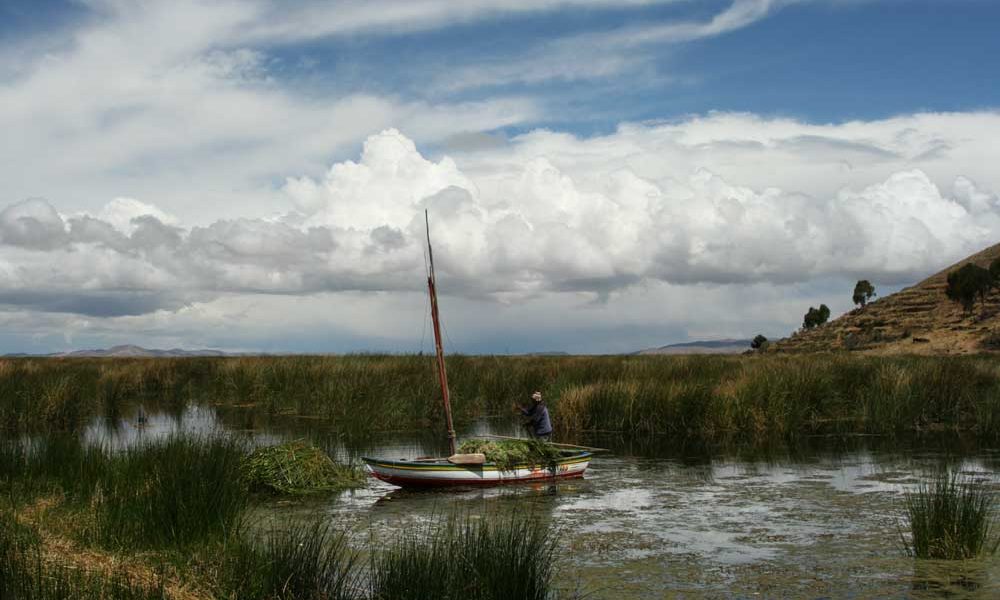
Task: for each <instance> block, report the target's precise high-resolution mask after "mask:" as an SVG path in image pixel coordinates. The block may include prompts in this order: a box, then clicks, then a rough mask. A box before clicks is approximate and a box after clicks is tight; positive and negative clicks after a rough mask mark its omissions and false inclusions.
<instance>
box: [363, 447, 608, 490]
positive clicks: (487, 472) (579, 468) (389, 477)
mask: <svg viewBox="0 0 1000 600" xmlns="http://www.w3.org/2000/svg"><path fill="white" fill-rule="evenodd" d="M590 457H591V454H590V453H589V452H581V453H577V454H573V455H571V456H566V457H564V458H561V459H559V460H558V461H556V462H555V463H554V464H553V465H552V466H547V465H545V466H542V465H518V466H516V467H514V468H513V469H509V470H503V469H500V468H498V467H497V466H496V465H494V464H492V463H486V464H483V465H454V464H451V463H449V462H447V461H406V460H384V459H380V458H362V460H363V461H364V462H365V464H366V465H367V467H368V471H369V473H371V475H372V476H373V477H375V478H377V479H381V480H382V481H385V482H386V483H391V484H393V485H398V486H400V487H443V486H481V485H504V484H510V483H522V482H532V481H545V480H557V479H573V478H576V477H583V473H584V471H586V470H587V467H588V466H589V465H590Z"/></svg>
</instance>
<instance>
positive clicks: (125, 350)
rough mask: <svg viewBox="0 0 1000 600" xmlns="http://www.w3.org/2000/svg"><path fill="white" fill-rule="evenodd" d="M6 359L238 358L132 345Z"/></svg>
mask: <svg viewBox="0 0 1000 600" xmlns="http://www.w3.org/2000/svg"><path fill="white" fill-rule="evenodd" d="M4 356H5V357H10V358H14V357H18V356H50V357H56V358H58V357H99V356H104V357H113V358H167V357H181V356H236V354H231V353H229V352H223V351H222V350H182V349H181V348H171V349H170V350H158V349H148V348H143V347H141V346H134V345H132V344H125V345H122V346H112V347H111V348H99V349H93V350H74V351H72V352H52V353H49V354H26V353H16V354H5V355H4Z"/></svg>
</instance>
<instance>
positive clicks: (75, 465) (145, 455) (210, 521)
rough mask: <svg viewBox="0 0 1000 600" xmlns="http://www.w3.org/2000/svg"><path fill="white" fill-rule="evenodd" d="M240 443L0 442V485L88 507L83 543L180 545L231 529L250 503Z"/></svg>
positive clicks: (181, 440)
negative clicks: (48, 494) (117, 447)
mask: <svg viewBox="0 0 1000 600" xmlns="http://www.w3.org/2000/svg"><path fill="white" fill-rule="evenodd" d="M245 453H246V451H245V448H244V447H243V445H242V444H241V443H240V442H239V441H238V440H234V439H232V438H227V437H208V438H198V437H186V436H179V435H178V436H172V437H170V438H167V439H165V440H161V441H157V442H144V443H137V444H135V445H132V446H129V447H126V448H124V449H121V450H117V451H112V450H111V449H109V448H106V447H101V446H94V445H88V444H84V443H83V442H81V441H80V440H79V439H78V438H77V437H74V436H51V437H49V438H47V439H45V440H41V441H38V442H36V443H34V444H31V445H25V444H22V443H18V442H4V443H0V458H2V459H3V464H2V465H0V484H2V485H3V486H4V487H5V488H7V489H8V490H9V491H10V492H11V493H12V494H17V493H26V494H29V495H37V494H39V493H44V492H57V493H61V494H62V495H63V496H64V497H65V499H66V502H67V504H68V505H69V506H71V507H77V508H85V509H86V510H87V513H88V515H89V518H88V519H87V520H85V521H83V522H81V523H80V524H79V528H80V532H79V533H80V535H81V536H82V537H83V538H85V539H86V540H87V541H91V542H96V543H98V544H99V545H101V546H104V547H107V548H112V549H118V548H127V549H143V548H164V547H174V548H179V547H183V546H185V545H188V544H192V543H195V542H199V541H202V540H204V539H207V538H212V537H222V536H225V535H226V534H227V532H229V531H231V530H233V529H234V528H235V527H236V525H237V524H238V522H239V521H240V519H241V518H242V516H243V514H244V512H245V509H246V507H247V504H248V498H247V493H246V488H245V486H244V484H243V479H242V477H241V461H242V459H243V457H244V455H245Z"/></svg>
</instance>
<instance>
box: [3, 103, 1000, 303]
mask: <svg viewBox="0 0 1000 600" xmlns="http://www.w3.org/2000/svg"><path fill="white" fill-rule="evenodd" d="M972 121H975V123H976V127H974V128H973V126H972ZM914 124H920V125H921V126H920V128H919V130H920V131H922V134H921V135H914V134H913V133H912V132H911V129H912V126H913V125H914ZM723 125H726V126H727V127H726V128H725V129H722V126H723ZM972 129H976V130H977V133H976V138H974V139H968V138H965V137H964V136H966V135H969V134H970V132H971V130H972ZM949 130H953V131H954V133H953V134H952V135H948V131H949ZM998 130H1000V116H998V115H996V114H992V113H982V114H974V115H916V116H913V117H907V118H901V119H897V120H890V121H877V122H871V123H867V124H861V123H848V124H844V125H841V126H820V127H817V126H813V125H808V124H803V123H797V122H792V121H787V120H771V121H767V120H761V119H759V118H757V117H753V116H750V115H729V114H720V115H714V116H711V117H699V118H694V119H690V120H687V121H683V122H677V123H670V124H662V125H629V126H626V127H623V128H622V129H621V130H619V131H618V132H616V133H615V134H613V135H609V136H604V137H598V138H590V139H577V138H574V137H572V136H567V135H564V134H557V133H550V132H544V131H538V132H534V133H530V134H527V135H524V136H521V137H518V138H514V139H512V140H510V143H509V144H508V145H507V146H503V147H497V148H493V149H483V150H477V151H475V152H471V153H469V154H467V155H465V156H463V157H461V159H462V160H456V159H453V158H449V157H442V158H440V159H439V160H433V159H429V158H427V157H425V156H423V155H422V154H421V152H420V151H419V150H418V148H417V147H416V145H415V144H414V143H413V141H412V140H410V139H409V138H407V137H406V136H405V135H403V134H402V133H400V132H399V131H396V130H386V131H383V132H382V133H379V134H376V135H372V136H370V137H369V138H368V140H367V141H366V142H365V144H364V147H363V150H362V153H361V155H360V157H359V159H358V160H357V161H356V162H355V161H344V162H340V163H336V164H334V165H333V166H332V167H330V168H329V170H328V171H327V172H326V174H325V175H324V176H323V177H321V178H318V179H314V178H309V177H297V178H289V179H288V180H287V182H286V184H285V186H284V190H283V194H284V196H285V198H286V202H287V206H288V210H287V211H286V212H285V213H284V214H281V215H279V216H275V217H272V218H267V219H261V218H234V219H225V220H219V221H215V222H213V223H210V224H208V225H204V226H199V225H195V226H187V227H186V226H183V225H179V224H177V223H171V222H170V221H171V218H170V217H169V216H167V215H165V214H164V213H163V212H162V211H159V210H158V209H157V208H156V207H154V206H148V205H145V204H143V203H141V202H139V201H135V200H123V199H116V200H113V201H112V202H111V203H109V204H108V205H107V206H106V207H104V208H102V209H101V210H100V211H97V213H96V214H95V215H88V214H82V215H74V216H70V217H63V216H62V215H60V214H59V213H58V212H57V211H56V210H55V208H53V207H52V206H51V205H50V204H49V203H48V202H46V201H44V200H29V201H25V202H19V203H14V204H12V205H10V206H8V207H7V208H6V209H4V210H3V211H2V212H0V288H2V289H4V290H5V291H6V293H5V294H2V295H0V303H4V304H7V305H11V306H24V307H30V308H32V309H34V310H40V311H64V312H76V313H79V314H84V315H97V314H118V315H126V314H144V313H147V312H153V311H159V310H171V309H177V308H178V307H182V306H186V305H188V304H190V303H191V302H207V301H211V300H212V299H213V298H216V297H219V296H220V295H225V294H267V295H290V296H298V295H310V294H317V293H324V292H351V291H354V292H372V291H388V292H406V291H413V290H419V289H420V288H421V286H422V282H423V268H424V262H423V260H424V259H423V252H424V251H423V244H424V222H423V211H424V210H428V211H429V212H430V214H431V219H432V220H431V225H432V237H433V242H434V249H435V258H436V262H437V266H438V273H439V275H440V276H441V278H442V289H443V290H444V291H445V292H446V293H448V294H450V295H455V296H462V297H466V298H470V299H481V300H486V299H488V300H491V301H499V302H503V303H518V302H522V301H524V300H526V299H528V298H533V297H541V296H544V295H547V294H559V293H586V294H590V295H591V297H593V298H599V299H607V298H608V297H609V295H610V294H615V293H619V292H622V291H624V290H627V289H630V288H632V287H635V286H637V285H641V284H643V283H644V282H663V283H666V284H670V285H681V286H683V285H703V284H712V285H729V284H762V283H767V284H772V285H789V284H802V283H806V282H809V281H813V280H816V279H823V278H850V277H855V276H857V277H862V276H863V277H865V278H868V279H872V280H876V281H881V282H903V281H912V280H913V279H914V278H916V277H918V276H920V275H923V274H927V273H928V272H930V271H933V270H935V269H937V268H940V267H941V266H942V265H944V264H947V263H949V262H951V261H953V260H956V259H959V258H961V257H963V256H965V255H966V254H969V253H971V252H973V251H976V250H978V249H980V248H981V247H984V246H986V245H988V244H990V243H994V242H996V241H997V239H998V237H1000V207H998V203H997V199H996V194H995V192H993V191H991V190H992V189H996V184H997V182H996V180H988V183H989V184H990V187H982V186H981V184H977V183H975V182H974V180H973V179H971V178H970V177H968V176H966V175H964V174H962V171H965V169H966V166H965V165H963V164H951V165H949V166H948V167H947V168H945V165H934V166H935V167H936V168H935V169H933V171H937V173H938V175H944V176H945V177H950V179H947V183H948V184H949V186H950V190H951V192H950V193H947V192H944V191H942V189H948V188H942V187H941V186H940V185H939V184H938V183H936V182H935V181H934V179H933V177H932V175H931V171H928V170H924V169H923V168H920V167H918V166H915V165H913V164H910V163H909V161H907V159H906V158H905V157H906V156H907V155H919V154H920V153H921V143H920V142H919V140H925V143H935V142H932V141H930V140H939V139H942V138H943V139H947V140H948V143H949V144H952V145H953V146H954V147H955V148H956V151H957V152H958V153H962V152H964V146H965V145H972V146H973V147H978V146H979V145H988V144H989V143H990V142H989V140H991V139H993V136H994V135H995V134H996V132H997V131H998ZM724 131H725V132H726V133H725V135H723V132H724ZM931 133H933V135H930V134H931ZM803 139H808V140H809V141H808V143H807V144H802V143H801V141H802V140H803ZM789 147H794V148H795V149H796V151H795V152H794V153H789V150H788V148H789ZM984 147H985V146H984ZM706 148H708V149H711V152H707V151H706ZM871 148H876V149H878V152H873V151H872V150H871ZM992 152H994V153H995V152H996V151H995V150H992ZM801 153H811V155H809V156H802V155H801ZM857 153H860V154H861V155H863V156H866V157H868V158H869V159H872V160H870V161H869V164H866V165H859V166H858V168H856V169H852V170H849V171H843V170H842V169H840V167H839V166H838V165H839V164H840V163H841V162H842V161H843V160H844V159H845V157H850V156H852V155H854V154H857ZM699 157H702V158H703V160H702V161H698V159H699ZM984 158H988V157H984ZM737 159H738V160H737ZM692 160H696V161H698V162H701V164H697V165H694V166H692V165H691V162H690V161H692ZM743 162H746V163H748V164H749V165H750V166H752V167H755V170H756V171H759V172H760V173H759V174H758V176H759V177H760V178H761V179H762V180H763V181H767V182H768V185H761V186H753V185H747V184H745V183H735V182H734V181H733V174H734V173H735V174H741V173H746V171H745V170H744V169H745V167H744V165H743V164H741V163H743ZM923 166H924V167H929V166H930V165H923ZM727 171H728V172H729V173H727ZM818 173H825V176H826V177H827V178H832V179H833V181H832V182H831V181H824V182H819V181H814V182H812V185H811V186H806V187H803V188H799V189H796V188H794V187H790V186H788V185H786V183H787V182H801V181H803V178H804V175H805V174H808V175H809V176H813V177H815V176H816V175H817V174H818ZM838 184H839V185H838ZM832 187H836V188H837V189H836V190H835V191H833V192H830V193H828V192H825V191H824V190H827V189H829V188H832ZM816 190H818V191H816ZM126 217H127V218H128V220H126ZM56 298H59V300H58V301H56V300H55V299H56ZM158 298H161V299H159V300H158ZM102 303H103V306H104V308H101V305H102Z"/></svg>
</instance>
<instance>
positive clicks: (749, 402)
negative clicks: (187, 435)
mask: <svg viewBox="0 0 1000 600" xmlns="http://www.w3.org/2000/svg"><path fill="white" fill-rule="evenodd" d="M448 373H449V381H450V384H451V392H452V405H453V409H454V413H455V419H456V421H458V422H459V423H461V422H468V421H470V420H472V419H475V418H479V417H482V416H485V415H493V414H509V411H510V403H511V401H513V400H521V401H523V400H524V399H525V398H526V397H527V395H528V394H530V393H531V391H533V390H535V389H539V390H541V391H542V392H543V393H544V394H545V396H546V398H547V399H548V404H549V408H550V410H551V411H552V413H553V416H554V417H555V425H556V427H557V429H558V430H559V433H561V434H564V435H565V434H574V433H577V432H581V431H594V430H603V431H619V432H624V433H629V434H640V435H650V434H669V435H671V436H674V437H683V438H687V439H702V440H705V441H712V440H717V439H719V438H723V437H731V436H742V437H753V438H762V437H786V438H787V437H796V436H799V435H804V434H813V433H847V432H864V433H880V434H885V433H904V432H912V431H927V430H937V429H950V430H960V431H965V432H972V433H975V434H977V435H979V436H981V437H985V438H991V439H996V438H997V437H1000V366H998V365H997V364H996V361H994V360H992V359H991V358H989V357H975V356H970V357H904V356H901V357H870V356H860V355H849V354H829V355H801V356H783V355H774V356H771V355H765V356H754V357H720V356H687V357H670V356H667V357H664V356H603V357H485V356H484V357H469V356H450V357H449V358H448ZM439 394H440V393H439V391H438V389H437V383H436V378H435V376H434V365H433V359H432V358H431V357H425V356H412V355H411V356H367V355H352V356H340V357H329V356H327V357H322V356H298V357H239V358H185V359H72V360H70V359H17V360H0V428H3V429H6V430H7V431H18V432H20V431H52V430H67V431H72V430H74V429H78V428H79V427H80V426H81V424H83V423H85V422H87V420H88V419H91V418H93V417H95V416H108V417H110V418H112V419H113V418H115V416H116V415H119V414H122V411H123V409H122V407H123V406H124V405H125V404H126V403H129V402H135V401H137V400H142V401H143V402H144V403H147V405H148V406H152V407H157V406H160V407H166V408H173V409H176V408H177V407H180V406H183V405H184V403H187V402H199V403H208V404H213V405H215V406H218V407H220V408H225V409H226V412H227V414H229V415H231V416H232V418H236V419H239V423H240V424H241V426H242V424H247V425H249V426H255V425H256V424H257V423H263V422H266V421H267V420H268V419H271V418H275V417H280V416H301V417H311V418H317V419H322V420H324V421H325V422H327V423H330V424H333V425H334V426H336V427H337V428H338V429H339V430H342V431H364V432H366V433H370V432H372V431H378V430H381V431H388V430H398V429H416V428H427V427H430V428H441V427H443V426H442V419H441V414H440V413H441V406H440V401H439ZM234 411H239V412H240V413H242V414H241V415H240V416H237V415H236V414H235V413H234Z"/></svg>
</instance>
